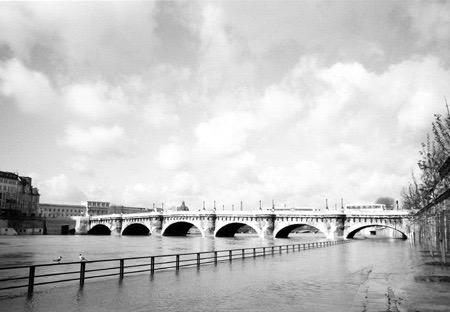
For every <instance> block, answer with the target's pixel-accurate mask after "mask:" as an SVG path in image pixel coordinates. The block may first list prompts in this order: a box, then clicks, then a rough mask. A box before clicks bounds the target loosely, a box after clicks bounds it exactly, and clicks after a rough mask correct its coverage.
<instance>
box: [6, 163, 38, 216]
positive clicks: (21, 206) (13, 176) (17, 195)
mask: <svg viewBox="0 0 450 312" xmlns="http://www.w3.org/2000/svg"><path fill="white" fill-rule="evenodd" d="M39 198H40V194H39V190H38V189H37V188H35V187H33V186H32V179H31V178H30V177H23V176H19V175H18V174H17V173H12V172H5V171H0V215H1V216H4V217H16V218H17V217H34V216H36V215H37V210H38V209H37V208H38V204H39Z"/></svg>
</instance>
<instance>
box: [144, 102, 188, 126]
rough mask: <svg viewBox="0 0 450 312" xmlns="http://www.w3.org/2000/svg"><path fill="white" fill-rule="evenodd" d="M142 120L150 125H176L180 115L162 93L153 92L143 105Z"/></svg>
mask: <svg viewBox="0 0 450 312" xmlns="http://www.w3.org/2000/svg"><path fill="white" fill-rule="evenodd" d="M143 117H144V120H145V121H146V122H148V123H149V124H150V125H152V126H154V127H157V128H161V127H176V126H177V125H178V123H179V121H180V117H179V116H178V115H177V114H176V113H175V111H174V107H173V106H172V105H171V104H170V103H169V102H168V100H167V98H166V96H165V95H164V94H153V95H151V96H150V98H149V99H148V102H147V103H146V104H145V105H144V115H143Z"/></svg>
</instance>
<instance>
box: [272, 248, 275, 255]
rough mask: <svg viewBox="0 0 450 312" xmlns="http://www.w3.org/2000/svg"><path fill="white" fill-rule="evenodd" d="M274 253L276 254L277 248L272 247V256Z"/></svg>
mask: <svg viewBox="0 0 450 312" xmlns="http://www.w3.org/2000/svg"><path fill="white" fill-rule="evenodd" d="M274 253H275V247H273V246H272V256H273V255H274Z"/></svg>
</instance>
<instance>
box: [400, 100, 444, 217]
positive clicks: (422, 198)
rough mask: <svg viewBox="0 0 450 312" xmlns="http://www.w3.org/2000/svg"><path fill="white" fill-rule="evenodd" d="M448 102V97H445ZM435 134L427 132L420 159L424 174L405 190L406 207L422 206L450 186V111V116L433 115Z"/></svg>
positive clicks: (415, 207)
mask: <svg viewBox="0 0 450 312" xmlns="http://www.w3.org/2000/svg"><path fill="white" fill-rule="evenodd" d="M446 104H447V100H446ZM434 119H435V120H434V121H433V122H432V124H431V130H432V133H433V135H432V137H430V135H427V141H426V143H422V150H421V151H419V154H420V155H421V159H420V160H419V161H418V162H417V164H418V166H419V169H420V170H421V175H420V177H419V178H418V179H416V178H415V176H414V174H413V177H412V178H413V182H412V183H409V185H408V187H407V188H404V189H403V190H402V199H403V208H404V209H421V208H423V207H425V206H426V205H427V204H429V203H431V202H433V201H434V200H435V199H436V198H437V197H439V196H440V195H441V194H443V193H444V192H445V191H446V190H448V189H449V188H450V175H449V174H448V173H449V172H450V111H449V110H448V106H447V116H446V117H445V118H443V117H442V116H441V115H434Z"/></svg>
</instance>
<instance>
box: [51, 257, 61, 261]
mask: <svg viewBox="0 0 450 312" xmlns="http://www.w3.org/2000/svg"><path fill="white" fill-rule="evenodd" d="M61 259H62V257H61V256H59V258H58V259H55V260H53V261H55V262H60V261H61Z"/></svg>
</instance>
